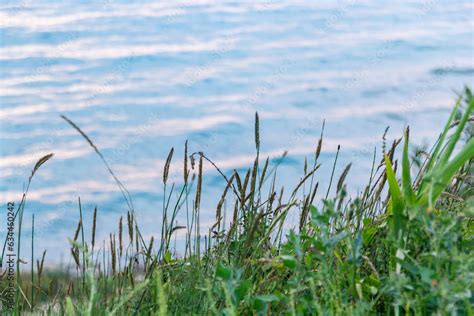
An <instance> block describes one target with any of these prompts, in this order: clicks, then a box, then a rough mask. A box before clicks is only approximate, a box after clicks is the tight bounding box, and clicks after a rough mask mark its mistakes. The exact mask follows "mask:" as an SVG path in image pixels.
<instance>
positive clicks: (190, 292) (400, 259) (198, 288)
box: [2, 89, 474, 315]
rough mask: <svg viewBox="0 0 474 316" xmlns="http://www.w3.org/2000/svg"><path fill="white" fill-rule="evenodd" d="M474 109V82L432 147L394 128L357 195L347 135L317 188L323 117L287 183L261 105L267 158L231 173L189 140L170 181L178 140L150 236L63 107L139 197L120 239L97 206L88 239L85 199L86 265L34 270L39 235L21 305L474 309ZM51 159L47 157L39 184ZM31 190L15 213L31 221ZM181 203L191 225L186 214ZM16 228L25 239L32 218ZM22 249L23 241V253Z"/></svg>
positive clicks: (79, 232)
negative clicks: (291, 183) (209, 188)
mask: <svg viewBox="0 0 474 316" xmlns="http://www.w3.org/2000/svg"><path fill="white" fill-rule="evenodd" d="M473 109H474V101H473V98H472V94H471V92H470V90H469V89H466V90H465V91H464V93H463V95H461V96H460V97H459V98H458V101H457V103H456V106H455V108H454V109H453V112H452V113H451V115H450V117H449V119H448V121H447V122H446V125H445V128H444V130H443V131H442V132H441V133H440V137H439V139H438V141H437V142H436V144H435V146H434V147H433V149H432V150H431V151H430V152H425V153H424V156H423V157H424V159H423V158H420V155H410V148H411V147H412V146H411V145H410V137H409V136H410V132H409V129H408V128H407V129H406V131H405V132H404V135H403V148H402V150H401V152H398V151H397V149H398V145H399V144H400V143H401V141H402V139H399V140H394V141H393V143H392V144H391V146H390V145H388V146H387V145H386V133H385V134H384V135H383V137H382V139H383V143H384V145H383V148H382V153H383V154H382V155H381V156H380V155H377V150H376V149H374V154H373V157H372V167H371V173H370V175H369V179H368V183H367V185H366V187H365V188H364V189H363V190H362V191H361V192H360V193H359V194H357V195H355V196H351V195H350V194H349V192H348V190H347V183H346V181H347V178H348V177H349V175H350V170H351V168H352V164H348V165H347V166H346V167H345V168H344V169H343V171H342V173H341V174H340V175H339V177H338V180H337V183H336V185H335V190H334V189H333V181H335V176H336V175H335V173H336V172H335V171H336V166H337V161H338V157H339V151H340V147H338V150H337V153H336V155H335V158H334V163H333V164H332V165H331V166H329V167H330V168H331V176H330V179H329V181H327V183H326V184H327V185H325V187H326V188H327V191H326V192H324V193H323V194H324V195H323V196H322V199H321V200H320V201H319V202H318V201H317V197H318V188H319V187H320V182H321V181H322V180H325V179H319V170H320V168H323V167H324V166H323V165H321V162H320V161H319V158H320V154H321V152H322V151H323V150H324V141H323V131H324V124H323V128H322V131H321V137H320V139H319V141H318V143H317V145H316V148H315V153H314V156H313V157H312V158H311V159H310V160H307V159H305V162H304V168H303V170H304V173H303V175H301V176H296V175H295V178H297V179H300V180H299V181H295V182H297V184H296V185H295V187H294V188H291V189H289V188H283V187H278V186H277V181H276V180H277V168H278V166H279V164H280V163H281V160H276V161H273V162H272V161H271V160H270V159H269V158H268V157H267V158H266V159H265V160H264V161H261V160H260V155H262V152H261V151H260V149H261V148H260V145H261V144H260V143H261V135H260V129H261V124H260V123H261V122H260V120H259V116H258V114H256V115H255V147H256V158H255V160H254V162H253V164H252V165H251V166H249V168H248V169H246V170H245V171H244V172H238V171H236V170H234V171H233V172H230V173H229V174H226V173H224V172H223V171H222V170H220V169H219V168H218V166H217V165H216V164H215V163H214V162H213V161H212V160H211V159H210V158H209V157H208V156H207V155H206V154H205V153H203V152H198V153H194V154H192V155H189V153H188V142H187V141H186V143H185V149H184V162H183V178H182V180H183V182H182V183H171V182H172V180H171V179H172V178H171V177H169V173H170V166H171V164H172V158H173V154H174V149H171V151H170V153H169V154H168V158H167V159H166V162H165V166H164V169H163V193H164V195H163V208H162V210H160V211H161V212H162V214H161V219H162V221H161V223H159V222H157V223H156V227H157V228H156V231H157V234H156V235H154V236H153V237H152V238H151V239H150V240H149V242H146V241H145V240H144V239H143V237H142V235H141V232H140V230H139V223H138V221H137V216H139V214H138V212H136V211H135V210H134V208H133V203H132V201H131V195H130V194H129V193H128V191H127V190H126V188H125V186H124V185H123V184H122V182H120V181H119V180H118V178H117V177H116V176H115V174H114V172H113V171H112V169H111V167H110V165H109V164H108V163H107V161H106V159H105V157H104V156H103V155H102V154H101V153H100V151H99V149H98V147H97V146H96V145H95V144H94V143H93V142H92V140H91V139H90V138H89V137H88V136H87V135H86V134H85V133H84V132H83V131H82V130H81V129H80V128H79V127H78V126H77V125H76V124H75V123H73V122H72V121H71V120H70V119H68V118H66V117H63V118H64V119H65V120H66V121H67V122H68V123H69V124H70V125H71V126H72V127H73V128H74V129H76V130H77V131H78V132H79V133H80V134H81V135H82V137H83V138H85V140H86V141H87V142H88V144H89V145H90V146H91V147H92V148H93V149H94V150H95V152H96V153H97V154H98V155H99V156H100V159H101V160H102V161H103V162H104V163H105V165H106V167H107V168H108V170H109V172H110V174H111V175H112V176H113V178H114V179H115V181H116V183H117V185H118V186H119V187H120V190H121V192H122V193H123V194H124V198H125V200H126V203H127V205H128V207H129V209H128V211H127V214H126V218H123V217H124V216H125V214H123V217H120V220H119V223H118V237H117V236H116V234H115V233H113V232H111V233H110V234H109V238H108V240H106V241H105V240H103V241H102V246H100V245H101V243H100V242H98V241H97V240H96V239H97V235H96V230H97V228H98V226H97V207H96V208H95V209H94V212H93V219H92V234H91V238H90V240H89V239H88V238H86V236H85V235H84V229H85V227H84V221H83V210H82V206H81V202H80V200H79V218H78V224H77V228H76V230H75V231H73V232H71V233H72V234H71V235H72V239H71V257H72V260H73V262H74V263H75V267H74V269H72V270H74V271H73V272H75V273H71V271H69V270H65V271H64V270H58V269H56V270H54V269H49V270H48V269H45V268H44V262H45V257H46V252H43V255H42V258H41V260H37V261H36V271H34V265H33V260H34V238H32V251H31V257H32V258H31V260H32V261H31V271H30V274H31V275H29V276H27V275H25V273H21V271H20V267H21V265H20V264H18V266H17V269H18V271H17V279H18V280H17V288H16V292H17V295H16V300H17V301H16V307H15V311H14V313H16V314H20V313H28V312H31V313H36V314H43V315H56V314H58V315H167V314H172V315H195V314H205V315H222V314H225V315H270V314H284V315H327V314H328V315H329V314H330V315H332V314H336V315H338V314H345V315H365V314H390V315H392V314H393V315H400V314H406V315H408V314H419V315H428V314H440V315H441V314H452V315H472V313H473V312H472V310H473V308H472V307H473V306H472V305H473V294H472V293H473V290H474V256H473V251H472V250H473V245H474V243H473V236H474V234H473V233H474V225H473V218H474V212H473V211H472V209H473V205H474V203H473V201H474V196H473V190H472V180H473V173H472V172H473V167H474V166H473V162H474V140H473V133H472V131H473V128H472V122H473V121H474V119H473V116H472V113H473ZM286 155H287V153H286V152H285V153H284V154H283V155H282V158H284V157H285V156H286ZM51 157H52V155H48V156H45V157H43V158H41V159H40V160H39V161H38V163H37V164H36V165H35V166H34V168H33V171H32V174H31V177H30V179H29V182H28V183H30V182H31V180H32V178H33V175H34V174H35V173H36V172H39V169H40V167H41V166H42V165H43V164H44V163H45V162H46V161H47V160H49V159H50V158H51ZM196 157H197V158H198V161H197V168H195V167H196V165H195V164H196ZM188 160H189V161H190V163H191V166H190V167H191V168H189V166H188ZM205 164H209V165H210V166H211V167H213V168H215V169H216V171H217V172H218V173H219V174H220V175H221V176H222V178H223V179H224V181H225V186H224V188H223V193H222V195H221V196H220V198H219V200H218V203H217V206H216V214H215V222H214V224H213V225H211V226H210V227H204V226H202V223H201V219H200V217H201V201H202V199H204V196H205V194H206V190H205V188H204V181H203V178H204V176H205V175H204V170H205V169H204V165H205ZM321 183H323V182H321ZM28 188H29V184H28V186H27V189H26V191H25V194H24V195H23V199H22V203H21V204H20V207H19V210H18V211H17V213H18V214H20V216H19V217H18V218H17V221H18V222H19V227H21V221H22V218H23V212H24V205H25V201H26V194H27V192H28ZM285 192H288V193H285ZM180 214H182V215H183V217H185V219H186V223H185V225H178V223H177V219H178V216H179V215H180ZM295 215H297V216H298V218H297V220H296V221H295V220H292V218H294V216H295ZM157 218H159V217H157ZM32 220H33V217H32ZM124 221H125V222H124ZM32 225H33V228H34V224H33V223H32ZM124 225H127V228H128V241H127V240H126V239H127V237H126V236H123V234H125V235H126V234H127V232H124V229H126V228H124V227H123V226H124ZM160 230H161V232H159V231H160ZM180 230H183V231H185V234H184V235H185V237H184V239H185V246H184V249H176V248H175V247H174V246H173V245H172V244H171V240H173V238H176V234H177V232H178V231H180ZM18 234H19V238H18V242H20V241H21V240H20V236H21V229H20V230H19V232H18ZM79 237H81V239H79ZM117 238H118V243H117ZM20 250H21V249H20V245H18V254H19V255H21V253H20ZM180 252H181V253H182V255H179V253H180ZM21 257H23V255H21ZM101 257H102V258H101ZM2 258H3V255H2ZM28 289H29V291H28Z"/></svg>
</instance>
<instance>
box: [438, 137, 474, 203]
mask: <svg viewBox="0 0 474 316" xmlns="http://www.w3.org/2000/svg"><path fill="white" fill-rule="evenodd" d="M472 158H474V138H471V140H470V141H469V142H468V143H467V144H466V145H465V146H464V147H463V149H461V151H460V152H459V153H458V154H457V155H456V157H454V158H453V159H452V160H451V161H450V162H448V163H447V164H446V166H445V167H444V168H443V169H442V170H441V171H440V172H439V174H437V177H436V180H437V181H436V183H433V185H435V187H434V188H433V191H432V194H431V197H430V199H431V203H434V202H435V201H436V200H437V199H438V198H439V196H440V195H441V193H442V192H443V190H444V189H445V188H446V186H448V185H449V183H450V182H451V180H452V178H453V177H454V175H455V174H456V172H457V171H458V170H459V169H460V168H461V167H462V166H463V165H464V164H465V163H466V162H467V161H469V160H470V159H472Z"/></svg>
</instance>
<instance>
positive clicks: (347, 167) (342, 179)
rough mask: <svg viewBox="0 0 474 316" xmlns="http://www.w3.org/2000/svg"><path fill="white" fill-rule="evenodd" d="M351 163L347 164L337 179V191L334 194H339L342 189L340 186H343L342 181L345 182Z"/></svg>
mask: <svg viewBox="0 0 474 316" xmlns="http://www.w3.org/2000/svg"><path fill="white" fill-rule="evenodd" d="M351 166H352V163H349V164H348V165H347V166H346V167H345V168H344V171H343V172H342V174H341V176H340V177H339V181H338V182H337V187H336V188H337V189H336V192H337V193H339V192H340V191H341V189H342V186H343V184H344V181H345V180H346V177H347V174H348V173H349V170H350V169H351Z"/></svg>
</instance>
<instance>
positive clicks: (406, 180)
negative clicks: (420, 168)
mask: <svg viewBox="0 0 474 316" xmlns="http://www.w3.org/2000/svg"><path fill="white" fill-rule="evenodd" d="M408 141H409V129H408V128H407V130H406V131H405V144H404V146H403V158H402V188H403V194H404V196H405V199H406V201H407V203H408V205H409V206H412V205H413V204H414V202H415V194H414V193H413V188H412V181H411V174H410V159H409V157H408Z"/></svg>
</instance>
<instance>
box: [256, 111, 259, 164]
mask: <svg viewBox="0 0 474 316" xmlns="http://www.w3.org/2000/svg"><path fill="white" fill-rule="evenodd" d="M255 147H256V149H257V157H258V155H259V154H260V120H259V118H258V112H255Z"/></svg>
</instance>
